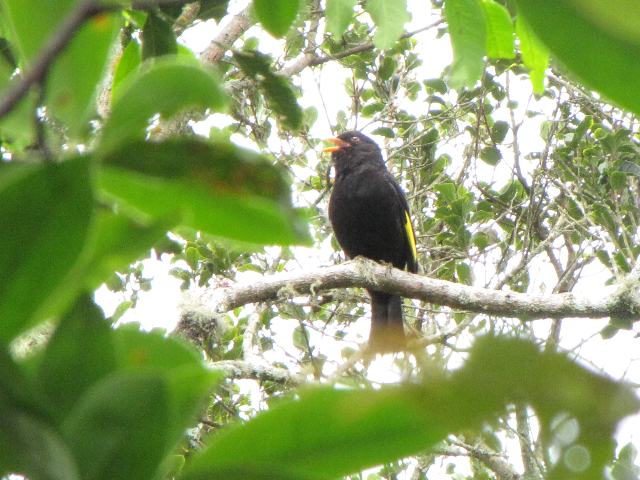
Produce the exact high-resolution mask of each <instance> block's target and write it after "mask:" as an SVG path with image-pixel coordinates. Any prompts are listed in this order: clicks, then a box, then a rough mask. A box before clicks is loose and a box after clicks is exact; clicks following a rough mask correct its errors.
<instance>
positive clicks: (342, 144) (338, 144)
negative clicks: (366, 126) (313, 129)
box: [322, 137, 349, 153]
mask: <svg viewBox="0 0 640 480" xmlns="http://www.w3.org/2000/svg"><path fill="white" fill-rule="evenodd" d="M324 141H325V142H329V143H333V145H334V146H332V147H327V148H323V149H322V151H323V152H329V153H333V152H337V151H338V150H340V149H341V148H345V147H348V146H349V143H348V142H345V141H344V140H340V139H339V138H337V137H336V138H327V139H325V140H324Z"/></svg>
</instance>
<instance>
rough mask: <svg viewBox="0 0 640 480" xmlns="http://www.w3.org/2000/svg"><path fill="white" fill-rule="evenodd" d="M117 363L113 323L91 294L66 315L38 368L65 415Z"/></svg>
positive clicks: (60, 414)
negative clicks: (111, 323)
mask: <svg viewBox="0 0 640 480" xmlns="http://www.w3.org/2000/svg"><path fill="white" fill-rule="evenodd" d="M115 366H116V362H115V355H114V352H113V345H112V341H111V327H110V326H109V324H108V323H107V322H106V321H105V319H104V316H103V315H102V312H101V311H100V310H99V308H98V307H97V306H96V305H95V304H94V303H93V301H92V300H91V298H88V297H82V298H80V300H79V301H78V302H77V304H76V305H75V307H74V308H73V310H72V311H70V312H69V313H68V314H67V315H66V316H65V318H63V319H62V321H61V322H60V325H59V326H58V328H57V329H56V331H55V333H54V335H53V337H52V338H51V340H50V341H49V343H48V344H47V348H46V350H45V351H44V355H43V357H42V358H41V359H40V365H39V368H38V378H39V382H38V383H39V385H41V387H42V389H43V390H44V393H45V394H46V395H47V398H48V400H49V402H50V404H51V410H52V412H53V413H54V414H55V416H56V417H57V418H59V419H63V418H64V417H65V416H66V415H67V414H68V413H69V411H70V410H71V408H72V407H73V405H74V404H75V402H77V401H78V399H79V398H80V397H81V396H82V395H83V394H84V393H85V392H86V391H87V390H88V389H89V388H90V387H91V386H92V385H93V384H95V383H96V382H97V381H98V380H100V379H102V378H103V377H105V376H106V375H107V374H109V373H111V372H112V371H113V370H114V369H115Z"/></svg>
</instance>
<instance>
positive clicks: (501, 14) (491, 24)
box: [482, 0, 515, 58]
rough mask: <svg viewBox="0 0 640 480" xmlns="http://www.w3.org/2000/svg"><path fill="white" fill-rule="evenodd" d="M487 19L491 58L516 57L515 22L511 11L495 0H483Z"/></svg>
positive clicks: (488, 48)
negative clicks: (514, 41) (514, 43)
mask: <svg viewBox="0 0 640 480" xmlns="http://www.w3.org/2000/svg"><path fill="white" fill-rule="evenodd" d="M482 7H483V8H484V16H485V19H486V21H487V23H486V27H487V55H488V56H489V58H514V57H515V49H514V45H513V36H514V31H513V22H512V20H511V15H510V14H509V11H508V10H507V9H506V8H505V7H504V6H503V5H501V4H499V3H498V2H496V1H495V0H482Z"/></svg>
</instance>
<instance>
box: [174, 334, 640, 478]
mask: <svg viewBox="0 0 640 480" xmlns="http://www.w3.org/2000/svg"><path fill="white" fill-rule="evenodd" d="M550 392H553V393H552V394H550ZM298 397H299V398H297V399H296V400H293V401H289V402H282V403H279V404H278V405H277V406H275V407H274V408H272V409H270V410H269V411H267V412H263V413H260V414H258V416H257V417H255V418H254V419H252V420H250V421H248V422H246V423H244V424H242V425H239V426H236V427H235V428H232V429H229V430H227V431H226V432H223V433H221V434H218V435H217V436H215V437H214V438H213V439H212V440H211V441H210V443H209V445H208V447H207V448H206V449H204V450H203V451H202V452H200V453H199V454H196V456H194V458H193V460H192V462H191V463H190V464H189V465H187V467H186V468H185V475H184V478H185V479H186V480H199V479H229V480H233V479H245V480H251V479H266V478H283V479H294V478H297V479H313V480H315V479H325V478H336V477H340V476H343V475H348V474H349V473H353V472H357V471H360V470H362V469H365V468H368V467H373V466H374V465H379V464H383V463H386V462H391V461H394V460H397V459H399V458H402V457H405V456H408V455H411V454H415V453H417V452H423V451H425V449H427V448H429V447H433V446H435V445H437V444H438V442H440V441H441V440H443V439H444V438H446V436H447V435H448V434H450V433H455V432H461V431H468V430H472V431H474V430H475V431H478V430H480V428H481V427H482V425H483V424H484V423H485V422H486V421H491V420H494V419H496V418H497V416H498V415H501V414H504V412H505V409H506V408H507V406H508V405H510V404H512V403H520V402H525V403H527V404H530V405H532V406H533V408H534V409H535V410H536V412H537V413H538V414H539V416H540V419H541V422H542V424H541V428H542V430H543V432H544V434H547V435H549V429H550V427H551V425H553V423H554V422H555V421H556V420H555V419H557V417H558V415H567V414H569V415H571V416H572V417H573V418H575V419H576V420H577V422H578V424H579V425H580V429H579V431H578V432H577V434H576V438H575V441H574V442H570V443H569V444H567V443H566V442H565V443H564V444H561V445H558V455H559V457H560V459H561V461H558V462H557V463H556V464H555V465H554V466H553V467H552V469H551V471H550V474H549V478H550V479H553V480H556V479H566V478H576V477H575V475H572V474H571V471H570V468H569V466H568V465H567V464H568V463H569V462H568V460H570V456H571V455H572V453H573V452H574V451H575V449H572V448H571V447H573V446H574V445H575V446H577V447H580V448H582V449H583V451H586V453H587V455H589V459H590V462H591V463H589V464H588V465H585V464H581V465H579V467H580V468H581V469H582V475H583V476H581V477H580V478H585V479H599V478H601V474H602V470H603V468H604V465H605V463H606V462H608V461H609V460H611V458H612V456H613V452H614V445H613V443H612V442H611V436H612V435H613V433H614V431H615V429H616V425H617V424H618V422H619V421H620V420H621V419H622V418H623V417H624V416H626V415H629V414H631V413H634V412H635V411H636V410H637V409H638V408H639V407H640V403H639V402H638V399H636V398H635V396H634V394H633V392H632V391H631V390H630V389H629V388H627V387H624V386H622V385H619V384H616V383H615V382H613V381H611V380H608V379H607V378H605V377H601V376H598V375H596V374H594V373H592V372H590V371H589V370H587V369H585V368H582V367H580V366H578V365H576V364H574V363H573V362H571V361H570V360H568V359H567V358H566V357H565V356H562V355H559V354H556V353H549V352H547V353H540V351H539V350H538V349H537V347H536V346H535V345H533V344H531V343H529V342H526V341H522V340H517V339H499V338H493V337H487V338H483V339H480V340H478V341H477V342H476V345H475V346H474V348H473V349H472V351H471V353H470V356H469V359H468V361H467V362H466V364H465V365H464V366H463V367H462V368H461V369H459V370H457V371H456V372H455V373H453V374H452V375H451V376H449V377H446V378H435V379H434V378H428V379H425V381H424V383H423V384H422V385H402V386H394V387H385V388H380V389H376V390H373V389H360V390H346V389H341V390H338V389H332V388H327V387H324V388H315V389H311V390H306V391H305V390H303V391H301V392H299V395H298ZM611 398H615V405H616V408H609V407H607V405H610V400H611ZM596 412H597V413H596ZM546 438H553V437H552V436H548V437H546ZM247 445H260V448H259V449H248V448H247ZM565 461H567V462H566V463H565ZM265 472H268V474H265Z"/></svg>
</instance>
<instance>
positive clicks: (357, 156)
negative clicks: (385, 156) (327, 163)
mask: <svg viewBox="0 0 640 480" xmlns="http://www.w3.org/2000/svg"><path fill="white" fill-rule="evenodd" d="M326 141H327V142H330V143H332V144H333V145H332V146H331V147H327V148H325V149H323V150H322V151H323V152H330V153H331V159H332V160H333V163H334V165H336V167H337V168H340V167H341V166H344V167H346V166H347V164H348V165H349V166H356V165H359V164H362V163H365V162H366V163H370V162H377V163H381V164H382V165H384V162H383V160H382V152H381V151H380V147H378V144H377V143H376V142H374V141H373V140H371V139H370V138H369V137H367V136H366V135H364V134H363V133H360V132H356V131H349V132H344V133H341V134H340V135H338V136H337V137H334V138H328V139H327V140H326Z"/></svg>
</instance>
